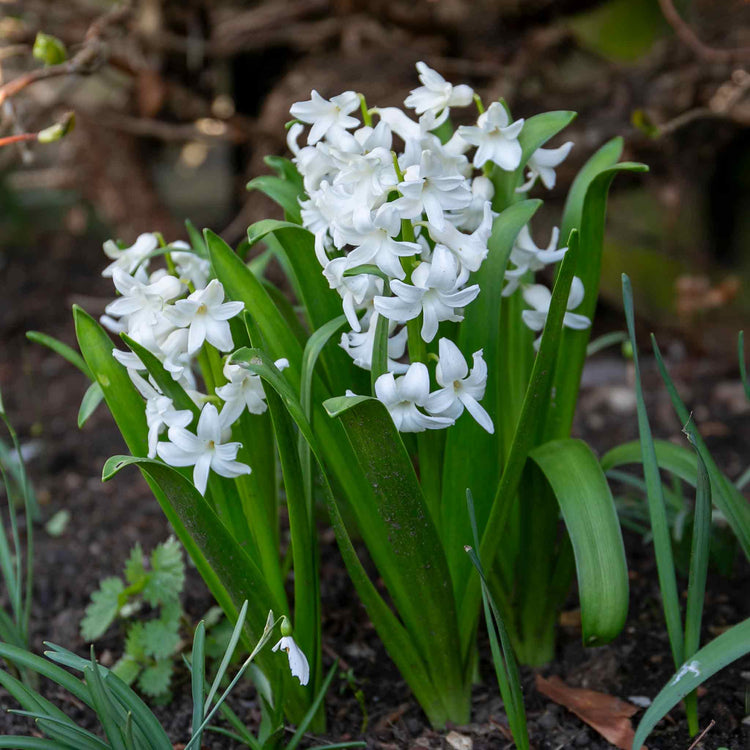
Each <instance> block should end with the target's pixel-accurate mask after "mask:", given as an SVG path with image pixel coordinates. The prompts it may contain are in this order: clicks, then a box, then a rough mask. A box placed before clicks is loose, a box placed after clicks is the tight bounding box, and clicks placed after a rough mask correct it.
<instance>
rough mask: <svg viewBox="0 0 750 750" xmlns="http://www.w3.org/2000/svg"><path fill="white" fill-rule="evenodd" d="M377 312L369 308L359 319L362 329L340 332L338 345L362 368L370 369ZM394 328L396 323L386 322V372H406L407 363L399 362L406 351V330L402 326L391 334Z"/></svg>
mask: <svg viewBox="0 0 750 750" xmlns="http://www.w3.org/2000/svg"><path fill="white" fill-rule="evenodd" d="M378 317H379V316H378V313H377V312H375V310H373V309H370V310H369V311H368V312H367V313H365V315H364V317H363V318H362V320H361V321H360V324H361V327H362V328H365V327H366V330H364V331H350V332H349V333H342V334H341V341H340V343H339V346H341V348H342V349H343V350H344V351H345V352H346V353H347V354H348V355H349V356H350V357H351V358H352V359H353V360H354V364H355V365H357V367H361V368H362V369H363V370H372V350H373V347H374V345H375V332H376V330H377V324H378ZM395 329H396V323H395V322H392V321H389V323H388V336H389V338H388V347H387V348H388V362H387V367H388V372H396V373H402V372H406V370H407V369H408V365H405V364H403V363H402V362H399V361H398V360H399V358H401V357H403V356H404V352H405V351H406V341H407V336H408V331H407V330H406V328H402V329H401V330H400V331H399V332H398V333H396V334H395V335H391V334H392V333H393V331H394V330H395Z"/></svg>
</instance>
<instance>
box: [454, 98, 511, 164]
mask: <svg viewBox="0 0 750 750" xmlns="http://www.w3.org/2000/svg"><path fill="white" fill-rule="evenodd" d="M523 123H524V121H523V119H521V120H516V121H515V122H513V123H511V121H510V118H509V117H508V113H507V111H506V109H505V107H503V105H502V104H500V102H493V103H492V104H490V106H489V107H488V108H487V111H486V112H483V113H482V114H481V115H479V118H478V119H477V124H476V125H461V126H460V127H459V129H458V132H459V133H460V134H461V137H462V138H463V139H464V140H466V141H468V142H469V143H471V144H472V145H473V146H476V147H477V150H476V152H475V153H474V166H475V167H477V168H480V167H482V166H483V165H484V164H485V163H486V162H488V161H490V162H493V163H494V164H497V165H498V166H499V167H500V168H501V169H504V170H506V171H508V172H512V171H513V170H514V169H517V168H518V165H519V164H520V163H521V144H520V143H519V142H518V136H519V134H520V133H521V130H522V128H523Z"/></svg>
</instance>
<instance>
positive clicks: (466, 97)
mask: <svg viewBox="0 0 750 750" xmlns="http://www.w3.org/2000/svg"><path fill="white" fill-rule="evenodd" d="M417 70H418V71H419V80H420V82H421V83H422V85H421V86H420V87H419V88H416V89H414V90H413V91H412V92H411V93H410V94H409V96H407V97H406V99H405V100H404V105H405V106H407V107H408V108H409V109H413V110H414V111H415V112H416V113H417V114H418V115H421V114H424V113H425V112H430V113H431V114H433V115H435V116H437V115H439V114H441V113H442V112H445V113H446V117H447V113H448V112H449V110H450V107H467V106H469V104H471V102H472V100H473V98H474V90H473V89H472V88H471V87H470V86H466V85H465V84H461V85H459V86H454V85H453V84H451V83H448V81H446V80H445V78H443V76H441V75H440V73H438V72H437V71H435V70H433V69H432V68H429V67H428V66H427V65H426V64H425V63H423V62H418V63H417Z"/></svg>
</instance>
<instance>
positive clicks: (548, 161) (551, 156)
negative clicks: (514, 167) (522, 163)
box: [516, 141, 573, 193]
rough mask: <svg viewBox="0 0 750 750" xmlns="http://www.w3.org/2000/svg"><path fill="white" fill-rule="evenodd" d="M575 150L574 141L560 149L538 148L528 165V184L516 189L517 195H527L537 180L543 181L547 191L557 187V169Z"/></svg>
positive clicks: (525, 183)
mask: <svg viewBox="0 0 750 750" xmlns="http://www.w3.org/2000/svg"><path fill="white" fill-rule="evenodd" d="M571 148H573V141H568V142H567V143H564V144H563V145H562V146H560V147H559V148H538V149H537V150H536V151H534V153H533V154H532V155H531V156H530V157H529V160H528V162H527V163H526V182H524V183H523V185H521V186H520V187H517V188H516V192H517V193H525V192H526V191H527V190H531V188H532V187H534V183H535V182H536V181H537V179H540V180H541V181H542V184H543V185H544V187H546V188H547V190H552V188H553V187H555V180H556V175H555V167H559V166H560V164H562V163H563V161H564V160H565V158H566V157H567V155H568V154H569V153H570V149H571Z"/></svg>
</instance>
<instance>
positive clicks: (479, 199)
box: [448, 175, 495, 232]
mask: <svg viewBox="0 0 750 750" xmlns="http://www.w3.org/2000/svg"><path fill="white" fill-rule="evenodd" d="M494 195H495V186H494V185H493V184H492V181H491V180H490V179H489V178H487V177H485V176H484V175H477V176H476V177H475V178H474V179H473V180H472V181H471V203H469V205H468V206H466V208H464V209H461V210H460V211H456V212H455V213H453V214H451V215H450V216H449V217H448V218H449V219H450V222H451V224H453V225H454V226H456V227H458V229H462V230H464V231H466V232H473V231H474V230H475V229H476V228H477V227H478V226H479V225H480V224H481V223H482V219H483V218H484V207H485V205H486V203H487V201H492V198H493V197H494Z"/></svg>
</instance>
